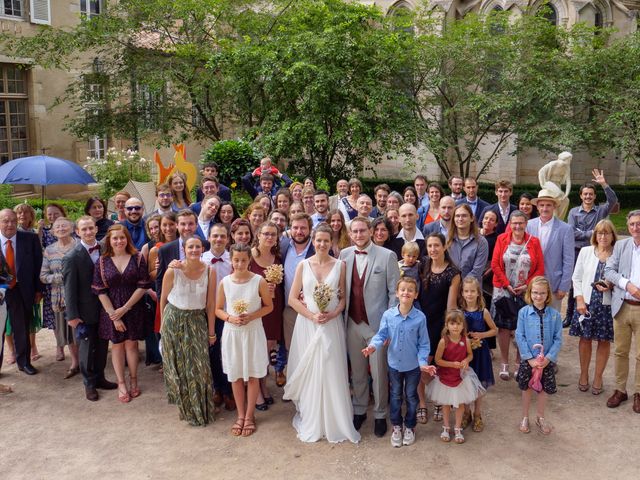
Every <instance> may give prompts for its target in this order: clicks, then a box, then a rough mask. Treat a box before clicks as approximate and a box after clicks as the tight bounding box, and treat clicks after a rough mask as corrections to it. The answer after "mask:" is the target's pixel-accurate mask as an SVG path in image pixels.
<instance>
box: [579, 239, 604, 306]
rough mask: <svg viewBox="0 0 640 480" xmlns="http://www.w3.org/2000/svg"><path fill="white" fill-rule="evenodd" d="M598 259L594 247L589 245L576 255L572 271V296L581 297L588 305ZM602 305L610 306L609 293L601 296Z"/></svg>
mask: <svg viewBox="0 0 640 480" xmlns="http://www.w3.org/2000/svg"><path fill="white" fill-rule="evenodd" d="M598 262H599V259H598V257H597V255H596V253H595V247H594V246H593V245H590V246H588V247H582V248H581V249H580V253H579V254H578V261H577V262H576V268H575V269H574V270H573V276H572V277H571V280H572V281H573V296H574V297H577V296H578V295H582V297H583V298H584V303H586V304H587V305H589V302H590V301H591V291H592V290H593V287H592V286H591V284H592V283H593V282H594V281H595V276H596V269H597V268H598ZM602 304H603V305H611V291H610V290H609V291H606V292H604V293H603V295H602Z"/></svg>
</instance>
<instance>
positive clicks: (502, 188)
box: [480, 180, 518, 235]
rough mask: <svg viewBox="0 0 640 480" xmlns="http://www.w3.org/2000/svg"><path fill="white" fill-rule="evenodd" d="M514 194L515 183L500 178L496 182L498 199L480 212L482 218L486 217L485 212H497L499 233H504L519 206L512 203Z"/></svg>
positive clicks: (497, 230) (497, 229)
mask: <svg viewBox="0 0 640 480" xmlns="http://www.w3.org/2000/svg"><path fill="white" fill-rule="evenodd" d="M512 194H513V185H512V184H511V182H510V181H509V180H498V181H497V182H496V197H498V201H497V202H496V203H494V204H492V205H489V206H488V207H486V208H485V209H484V210H483V211H482V213H480V219H482V217H484V212H487V211H489V210H491V211H492V212H495V214H496V216H497V217H498V224H497V225H496V232H498V235H500V234H501V233H504V231H505V230H506V229H507V224H508V223H509V218H510V217H511V214H512V213H513V212H514V210H517V208H518V207H516V206H515V205H513V204H512V203H511V195H512Z"/></svg>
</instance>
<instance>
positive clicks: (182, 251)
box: [178, 237, 186, 261]
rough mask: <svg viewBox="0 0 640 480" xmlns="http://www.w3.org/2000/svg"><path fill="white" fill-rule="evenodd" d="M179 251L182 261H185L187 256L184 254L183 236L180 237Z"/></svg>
mask: <svg viewBox="0 0 640 480" xmlns="http://www.w3.org/2000/svg"><path fill="white" fill-rule="evenodd" d="M178 252H179V254H180V258H179V260H180V261H183V260H184V259H185V258H186V257H185V255H184V244H183V243H182V237H178Z"/></svg>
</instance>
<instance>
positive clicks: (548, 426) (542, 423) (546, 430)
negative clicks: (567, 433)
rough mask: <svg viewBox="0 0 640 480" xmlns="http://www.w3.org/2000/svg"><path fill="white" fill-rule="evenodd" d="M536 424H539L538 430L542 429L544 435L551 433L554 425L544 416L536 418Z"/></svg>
mask: <svg viewBox="0 0 640 480" xmlns="http://www.w3.org/2000/svg"><path fill="white" fill-rule="evenodd" d="M536 425H537V426H538V430H540V433H542V434H543V435H549V434H550V433H551V432H552V431H553V427H552V426H551V424H550V423H548V422H547V421H545V419H544V417H538V418H536Z"/></svg>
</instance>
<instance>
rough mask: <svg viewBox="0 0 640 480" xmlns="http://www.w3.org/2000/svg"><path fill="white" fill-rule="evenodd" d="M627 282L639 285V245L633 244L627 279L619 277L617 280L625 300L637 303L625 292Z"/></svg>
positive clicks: (635, 299)
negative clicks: (623, 292) (629, 271)
mask: <svg viewBox="0 0 640 480" xmlns="http://www.w3.org/2000/svg"><path fill="white" fill-rule="evenodd" d="M632 241H633V240H632ZM629 282H631V283H633V284H634V285H635V286H639V285H640V245H636V244H635V242H634V243H633V256H632V257H631V274H630V275H629V278H624V277H621V278H620V280H618V286H619V287H620V288H621V289H623V290H624V291H625V294H624V299H625V300H633V301H637V300H638V299H637V298H635V297H634V296H633V295H631V294H630V293H629V292H627V283H629Z"/></svg>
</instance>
